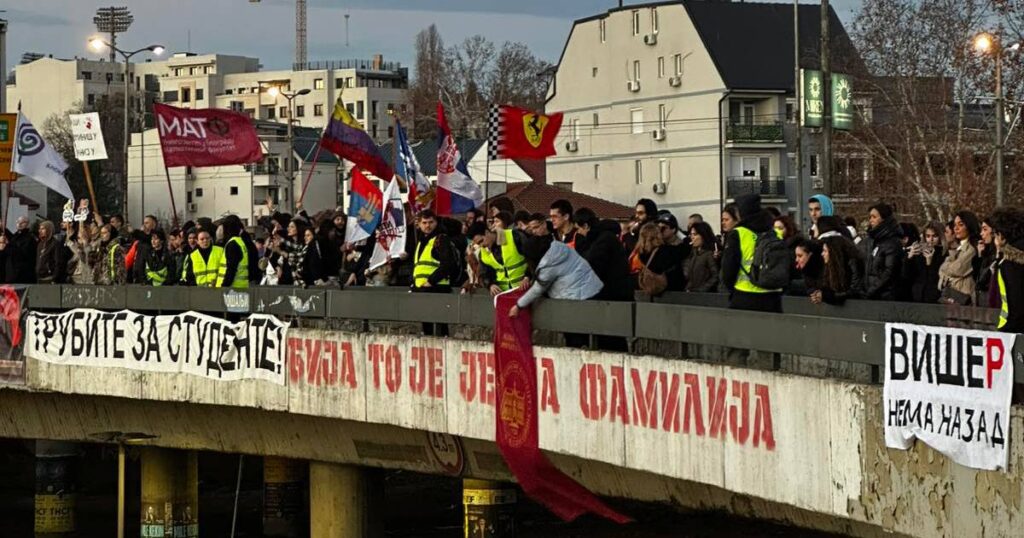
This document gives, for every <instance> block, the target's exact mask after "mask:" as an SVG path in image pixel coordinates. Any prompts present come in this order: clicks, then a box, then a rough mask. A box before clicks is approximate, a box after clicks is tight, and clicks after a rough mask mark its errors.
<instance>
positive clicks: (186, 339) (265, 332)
mask: <svg viewBox="0 0 1024 538" xmlns="http://www.w3.org/2000/svg"><path fill="white" fill-rule="evenodd" d="M287 330H288V325H287V324H285V323H282V322H281V321H280V320H278V319H277V318H275V317H273V316H267V315H262V314H253V315H251V316H249V317H248V318H247V319H246V320H245V321H242V322H240V323H230V322H227V321H224V320H223V319H220V318H215V317H211V316H206V315H203V314H199V313H196V312H185V313H182V314H178V315H174V316H149V315H145V314H137V313H135V312H130V311H128V310H122V311H120V312H101V311H99V310H89V309H76V310H72V311H70V312H64V313H62V314H42V313H39V312H29V314H28V317H27V319H26V322H25V334H26V335H27V340H26V345H25V349H26V350H29V349H30V350H31V352H30V353H29V352H28V351H26V354H27V355H28V356H29V357H31V358H33V359H36V360H40V361H44V362H49V363H52V364H63V365H73V366H93V367H101V368H128V369H132V370H142V371H147V372H167V373H186V374H191V375H195V376H199V377H204V378H207V379H213V380H217V381H236V380H240V379H262V380H264V381H270V382H272V383H276V384H278V385H284V384H285V378H286V371H285V354H286V352H287V349H286V343H287V340H286V338H287Z"/></svg>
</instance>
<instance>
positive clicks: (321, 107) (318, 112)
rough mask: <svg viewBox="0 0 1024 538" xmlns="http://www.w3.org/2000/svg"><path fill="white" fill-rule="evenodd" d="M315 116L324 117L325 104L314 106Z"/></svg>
mask: <svg viewBox="0 0 1024 538" xmlns="http://www.w3.org/2000/svg"><path fill="white" fill-rule="evenodd" d="M313 115H314V116H317V117H320V116H323V115H324V105H323V103H320V104H316V105H313Z"/></svg>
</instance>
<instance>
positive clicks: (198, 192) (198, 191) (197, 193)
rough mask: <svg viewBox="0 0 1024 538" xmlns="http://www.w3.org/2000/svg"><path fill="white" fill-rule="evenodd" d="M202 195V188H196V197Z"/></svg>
mask: <svg viewBox="0 0 1024 538" xmlns="http://www.w3.org/2000/svg"><path fill="white" fill-rule="evenodd" d="M202 197H203V189H200V188H196V198H202Z"/></svg>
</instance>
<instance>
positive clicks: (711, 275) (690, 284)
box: [683, 247, 718, 292]
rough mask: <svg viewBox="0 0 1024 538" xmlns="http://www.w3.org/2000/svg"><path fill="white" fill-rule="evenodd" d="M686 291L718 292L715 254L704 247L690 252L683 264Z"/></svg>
mask: <svg viewBox="0 0 1024 538" xmlns="http://www.w3.org/2000/svg"><path fill="white" fill-rule="evenodd" d="M683 273H684V274H685V276H686V291H694V292H715V291H717V290H718V260H716V259H715V253H714V251H712V250H708V249H706V248H704V247H701V248H695V249H692V250H691V251H690V256H689V257H688V258H686V262H685V263H684V264H683Z"/></svg>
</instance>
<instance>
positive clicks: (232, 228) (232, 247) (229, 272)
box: [220, 215, 259, 288]
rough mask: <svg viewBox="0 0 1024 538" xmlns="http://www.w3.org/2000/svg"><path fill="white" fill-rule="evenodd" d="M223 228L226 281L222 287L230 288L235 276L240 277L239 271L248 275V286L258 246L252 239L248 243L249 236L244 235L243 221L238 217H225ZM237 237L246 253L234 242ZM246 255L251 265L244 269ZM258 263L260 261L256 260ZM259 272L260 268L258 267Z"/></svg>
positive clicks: (248, 264)
mask: <svg viewBox="0 0 1024 538" xmlns="http://www.w3.org/2000/svg"><path fill="white" fill-rule="evenodd" d="M221 228H222V229H223V230H224V280H223V282H221V285H220V287H222V288H230V287H232V283H233V282H234V281H235V276H236V275H238V272H239V271H242V270H244V271H245V274H246V286H245V287H248V282H249V280H250V279H251V275H250V274H249V271H250V270H251V269H250V268H251V266H252V265H253V264H252V261H253V258H255V257H256V245H255V244H254V243H253V242H252V240H251V239H250V240H249V241H248V242H246V238H247V237H248V234H244V235H243V233H244V231H243V230H242V219H240V218H238V216H236V215H228V216H227V217H224V221H223V222H222V223H221ZM235 237H239V238H241V240H242V244H243V245H244V246H245V249H246V252H243V251H242V248H241V247H240V246H239V245H238V242H237V241H232V239H234V238H235ZM245 255H248V258H249V263H247V264H246V265H245V266H244V268H243V266H242V260H243V259H245ZM256 261H257V263H258V261H259V260H256ZM256 268H257V271H258V270H259V266H258V265H257V266H256Z"/></svg>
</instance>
